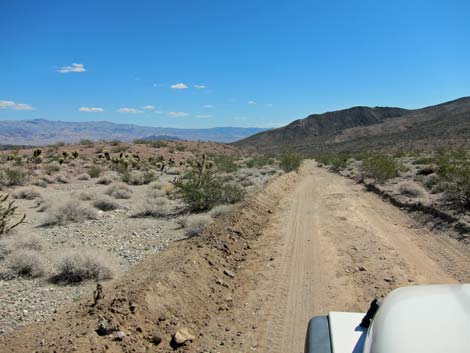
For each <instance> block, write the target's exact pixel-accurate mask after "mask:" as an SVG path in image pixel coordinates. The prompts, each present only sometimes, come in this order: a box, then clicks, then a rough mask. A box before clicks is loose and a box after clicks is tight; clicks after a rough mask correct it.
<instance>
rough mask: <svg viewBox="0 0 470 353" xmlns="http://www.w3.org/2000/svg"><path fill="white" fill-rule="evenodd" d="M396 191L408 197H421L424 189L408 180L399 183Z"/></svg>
mask: <svg viewBox="0 0 470 353" xmlns="http://www.w3.org/2000/svg"><path fill="white" fill-rule="evenodd" d="M398 191H399V192H400V194H402V195H406V196H410V197H422V196H423V195H424V191H423V190H422V188H421V187H419V186H418V185H416V184H414V183H411V182H408V181H405V182H402V183H400V184H399V186H398Z"/></svg>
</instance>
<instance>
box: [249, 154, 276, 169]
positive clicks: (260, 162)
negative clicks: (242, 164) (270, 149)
mask: <svg viewBox="0 0 470 353" xmlns="http://www.w3.org/2000/svg"><path fill="white" fill-rule="evenodd" d="M273 163H274V159H273V158H272V157H268V156H265V155H259V156H253V157H251V158H250V159H249V160H248V161H247V162H246V166H247V167H248V168H261V167H264V166H265V165H270V164H273Z"/></svg>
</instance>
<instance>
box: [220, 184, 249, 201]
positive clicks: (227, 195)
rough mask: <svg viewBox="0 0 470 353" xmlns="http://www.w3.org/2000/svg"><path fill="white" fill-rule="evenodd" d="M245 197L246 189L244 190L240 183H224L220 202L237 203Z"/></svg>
mask: <svg viewBox="0 0 470 353" xmlns="http://www.w3.org/2000/svg"><path fill="white" fill-rule="evenodd" d="M244 197H245V190H243V189H242V188H241V187H240V186H239V185H238V184H235V183H224V184H223V185H222V190H221V196H220V202H222V203H229V204H231V203H236V202H238V201H241V200H243V198H244Z"/></svg>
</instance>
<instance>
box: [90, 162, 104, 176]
mask: <svg viewBox="0 0 470 353" xmlns="http://www.w3.org/2000/svg"><path fill="white" fill-rule="evenodd" d="M101 172H102V171H101V168H100V167H99V166H97V165H93V166H91V168H90V169H89V170H88V171H87V173H88V175H89V176H90V177H91V178H98V177H99V176H100V175H101Z"/></svg>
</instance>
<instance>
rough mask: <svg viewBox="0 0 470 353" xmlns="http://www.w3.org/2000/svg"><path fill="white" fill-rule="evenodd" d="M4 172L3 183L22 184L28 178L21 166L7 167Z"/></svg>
mask: <svg viewBox="0 0 470 353" xmlns="http://www.w3.org/2000/svg"><path fill="white" fill-rule="evenodd" d="M2 174H3V177H2V179H3V180H2V183H3V184H4V185H6V186H15V185H22V184H24V182H25V180H26V175H25V174H24V172H23V171H22V170H21V169H20V168H5V169H4V170H3V173H2Z"/></svg>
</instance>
